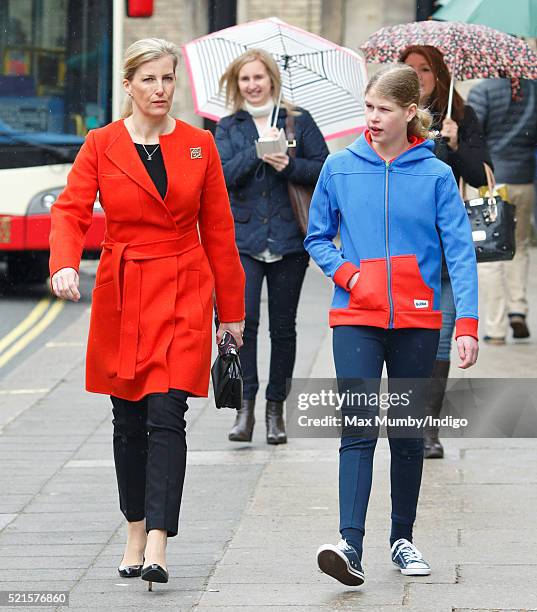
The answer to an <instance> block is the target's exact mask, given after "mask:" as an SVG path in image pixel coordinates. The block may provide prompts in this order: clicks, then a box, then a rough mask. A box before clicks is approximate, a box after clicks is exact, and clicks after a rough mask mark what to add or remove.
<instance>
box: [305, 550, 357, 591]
mask: <svg viewBox="0 0 537 612" xmlns="http://www.w3.org/2000/svg"><path fill="white" fill-rule="evenodd" d="M317 564H318V566H319V569H320V570H321V572H323V573H325V574H327V575H328V576H331V577H332V578H335V579H336V580H338V581H339V582H341V583H342V584H345V585H347V586H355V587H358V586H362V585H363V584H364V582H365V577H364V574H363V572H359V571H357V570H355V569H353V568H352V567H351V565H350V563H349V560H348V559H347V557H346V556H345V555H344V554H343V553H342V552H341V551H340V550H339V548H337V546H333V545H332V544H325V545H324V546H321V547H320V548H319V549H318V550H317Z"/></svg>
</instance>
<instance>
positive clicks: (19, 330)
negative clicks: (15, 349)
mask: <svg viewBox="0 0 537 612" xmlns="http://www.w3.org/2000/svg"><path fill="white" fill-rule="evenodd" d="M50 302H51V299H50V298H49V297H46V298H43V299H42V300H40V301H39V302H38V303H37V305H36V306H35V307H34V309H33V310H32V311H30V314H29V315H28V316H27V317H26V318H25V319H23V320H22V321H21V322H20V323H19V324H18V325H17V327H15V329H12V330H11V331H10V332H9V334H7V335H6V336H4V337H3V338H2V339H1V340H0V353H1V352H2V351H3V350H4V349H6V348H7V347H8V346H9V345H10V344H11V343H12V342H15V340H16V339H17V338H19V337H20V336H22V334H24V333H26V332H27V331H28V330H29V329H30V327H32V325H34V324H35V323H36V321H38V320H39V319H40V318H41V316H42V315H43V313H44V312H45V310H46V309H47V308H48V307H49V305H50Z"/></svg>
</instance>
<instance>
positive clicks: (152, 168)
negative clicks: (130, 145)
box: [134, 142, 168, 199]
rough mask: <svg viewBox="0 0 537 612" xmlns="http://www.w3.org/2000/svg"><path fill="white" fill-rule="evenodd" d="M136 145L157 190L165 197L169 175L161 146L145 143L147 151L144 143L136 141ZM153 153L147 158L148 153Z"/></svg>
mask: <svg viewBox="0 0 537 612" xmlns="http://www.w3.org/2000/svg"><path fill="white" fill-rule="evenodd" d="M134 144H135V145H136V150H137V151H138V155H139V156H140V159H141V160H142V162H143V164H144V166H145V169H146V170H147V173H148V174H149V176H150V177H151V180H152V181H153V183H154V184H155V187H156V188H157V191H158V192H159V193H160V195H161V196H162V199H164V196H165V195H166V190H167V189H168V175H167V174H166V168H165V166H164V160H163V159H162V151H161V150H160V147H157V145H156V144H152V145H145V148H146V149H147V151H145V150H144V145H141V144H138V143H137V142H135V143H134ZM148 153H149V154H150V155H151V159H147V158H148V155H147V154H148Z"/></svg>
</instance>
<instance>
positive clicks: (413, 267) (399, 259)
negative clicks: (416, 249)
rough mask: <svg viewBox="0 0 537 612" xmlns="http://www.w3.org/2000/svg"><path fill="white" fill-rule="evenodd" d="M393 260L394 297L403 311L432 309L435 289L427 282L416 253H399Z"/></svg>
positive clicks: (397, 305) (396, 306) (395, 305)
mask: <svg viewBox="0 0 537 612" xmlns="http://www.w3.org/2000/svg"><path fill="white" fill-rule="evenodd" d="M391 261H392V297H393V302H394V308H395V310H396V311H401V312H408V311H413V312H420V311H426V312H427V311H431V310H432V309H433V300H434V291H433V290H432V289H431V288H430V287H429V286H428V285H426V284H425V282H424V281H423V277H422V276H421V272H420V268H419V266H418V260H417V259H416V256H415V255H397V256H395V257H392V258H391Z"/></svg>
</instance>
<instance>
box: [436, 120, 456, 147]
mask: <svg viewBox="0 0 537 612" xmlns="http://www.w3.org/2000/svg"><path fill="white" fill-rule="evenodd" d="M440 135H441V136H443V137H444V138H447V141H448V145H449V147H450V149H453V151H456V150H457V149H458V148H459V140H458V136H459V126H458V125H457V124H456V123H455V121H453V119H448V118H447V117H446V118H445V119H444V121H443V122H442V131H441V132H440Z"/></svg>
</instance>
